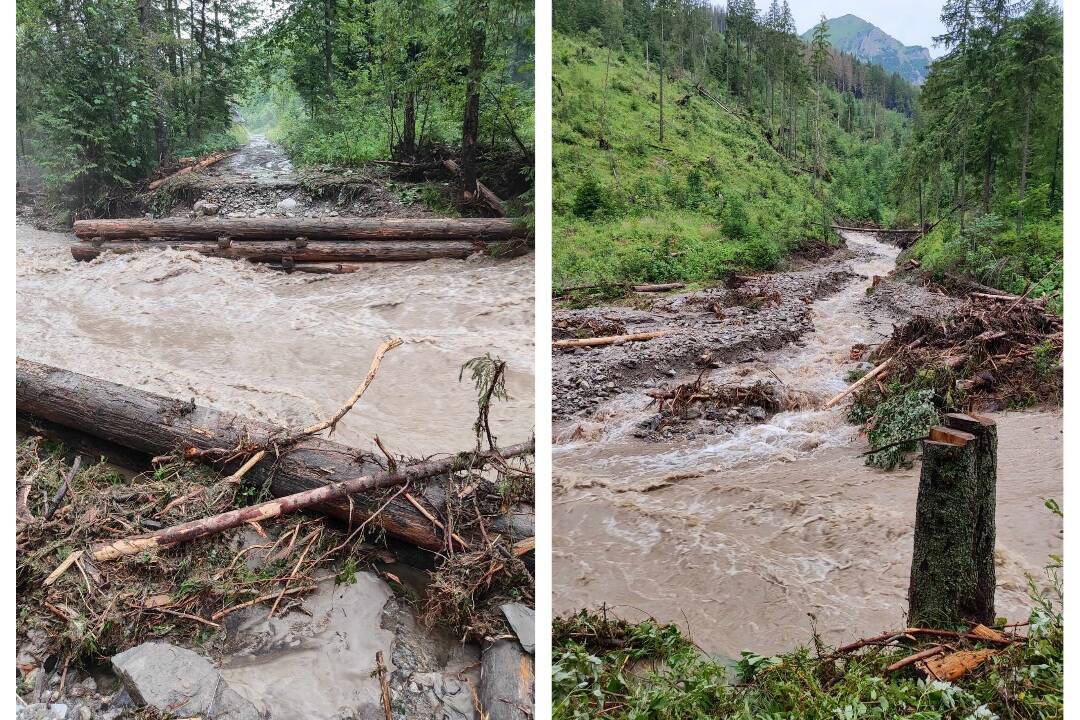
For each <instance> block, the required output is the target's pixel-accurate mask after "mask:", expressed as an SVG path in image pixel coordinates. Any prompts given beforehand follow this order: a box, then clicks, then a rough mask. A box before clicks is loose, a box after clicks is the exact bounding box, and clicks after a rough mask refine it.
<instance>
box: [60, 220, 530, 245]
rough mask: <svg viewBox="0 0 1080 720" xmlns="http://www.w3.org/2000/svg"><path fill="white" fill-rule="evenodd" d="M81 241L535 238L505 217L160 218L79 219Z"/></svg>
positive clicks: (77, 226)
mask: <svg viewBox="0 0 1080 720" xmlns="http://www.w3.org/2000/svg"><path fill="white" fill-rule="evenodd" d="M75 235H76V237H78V238H80V239H83V240H88V239H90V238H95V237H99V238H101V239H103V240H130V239H133V238H185V239H188V240H217V239H218V238H219V237H222V236H225V235H227V236H229V237H230V238H232V239H233V240H234V241H243V240H280V239H282V238H294V237H297V236H301V235H302V236H303V237H306V238H308V239H310V240H509V239H512V238H526V237H529V229H528V228H527V227H525V226H524V225H523V224H521V223H519V222H517V221H515V220H508V219H505V218H343V217H325V218H277V217H260V218H216V217H209V218H208V217H202V218H183V217H180V218H175V217H174V218H159V219H157V220H144V219H142V218H127V219H120V220H76V221H75Z"/></svg>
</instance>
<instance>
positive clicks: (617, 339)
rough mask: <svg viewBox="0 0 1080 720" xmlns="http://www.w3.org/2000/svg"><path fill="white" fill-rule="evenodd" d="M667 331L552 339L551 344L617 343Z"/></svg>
mask: <svg viewBox="0 0 1080 720" xmlns="http://www.w3.org/2000/svg"><path fill="white" fill-rule="evenodd" d="M667 333H668V331H667V330H655V331H653V332H642V333H634V334H631V335H608V336H607V337H594V338H578V339H575V340H554V341H552V343H551V346H552V347H556V348H577V347H597V346H601V345H616V344H620V343H624V342H639V341H641V340H652V339H654V338H658V337H663V336H664V335H667Z"/></svg>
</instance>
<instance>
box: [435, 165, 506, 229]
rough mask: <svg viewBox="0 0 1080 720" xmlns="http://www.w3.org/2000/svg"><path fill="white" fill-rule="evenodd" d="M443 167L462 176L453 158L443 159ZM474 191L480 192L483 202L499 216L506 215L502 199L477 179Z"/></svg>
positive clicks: (462, 173)
mask: <svg viewBox="0 0 1080 720" xmlns="http://www.w3.org/2000/svg"><path fill="white" fill-rule="evenodd" d="M443 167H445V168H446V169H447V170H449V171H450V172H452V173H454V174H455V175H459V176H464V172H463V171H462V169H461V167H460V166H459V165H458V164H457V163H456V162H454V161H453V160H443ZM476 191H477V192H478V193H480V197H482V198H484V202H486V203H487V204H488V206H489V207H490V208H491V209H492V210H494V211H495V213H496V214H497V215H498V216H499V217H506V206H505V205H504V204H503V201H502V200H500V199H499V196H498V195H496V194H495V193H493V192H491V189H490V188H488V187H487V186H486V185H484V183H482V182H480V181H479V180H477V181H476Z"/></svg>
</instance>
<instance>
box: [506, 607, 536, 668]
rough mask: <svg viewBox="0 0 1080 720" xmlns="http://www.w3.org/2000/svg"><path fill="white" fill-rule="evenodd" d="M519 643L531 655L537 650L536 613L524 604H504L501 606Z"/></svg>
mask: <svg viewBox="0 0 1080 720" xmlns="http://www.w3.org/2000/svg"><path fill="white" fill-rule="evenodd" d="M499 609H500V610H502V613H503V615H505V616H506V622H508V623H510V629H511V630H513V631H514V634H515V635H517V639H518V642H520V643H521V647H523V648H524V649H525V652H527V653H529V654H530V655H532V654H533V652H534V651H535V650H536V613H535V612H534V611H533V609H532V608H531V607H529V606H528V605H523V604H522V603H504V604H502V605H500V606H499Z"/></svg>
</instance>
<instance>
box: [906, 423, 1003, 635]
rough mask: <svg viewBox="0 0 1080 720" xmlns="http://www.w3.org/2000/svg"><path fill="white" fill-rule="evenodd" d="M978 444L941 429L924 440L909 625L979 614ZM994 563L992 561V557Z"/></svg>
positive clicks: (949, 622) (937, 624)
mask: <svg viewBox="0 0 1080 720" xmlns="http://www.w3.org/2000/svg"><path fill="white" fill-rule="evenodd" d="M978 446H979V442H978V440H977V439H976V437H975V436H974V435H972V434H971V433H966V432H962V431H959V430H953V429H950V428H947V427H943V426H937V427H933V428H931V429H930V439H929V440H926V441H924V442H923V461H922V474H921V477H920V479H919V497H918V501H917V504H916V509H915V539H914V544H913V550H912V557H911V582H910V585H909V587H908V624H910V625H921V626H928V627H938V628H942V627H951V626H954V625H957V624H960V623H961V622H963V621H965V620H973V621H976V622H987V621H992V620H993V617H989V618H988V617H985V616H982V615H980V614H979V612H978V611H979V608H980V607H981V606H980V603H978V602H977V601H976V598H977V597H978V595H979V590H978V579H979V573H978V571H977V569H976V568H977V566H979V565H981V563H977V562H976V559H975V555H976V551H975V548H976V547H983V543H982V541H981V540H979V539H977V538H976V537H975V532H976V519H977V517H978V509H979V506H980V498H979V497H978V489H979V483H978V472H977V457H978ZM990 562H993V559H992V557H991V560H990Z"/></svg>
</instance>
